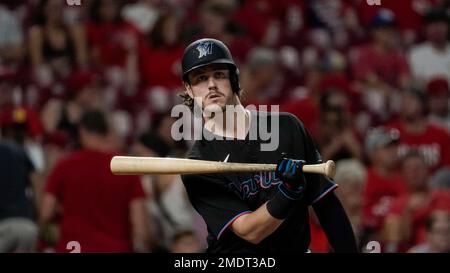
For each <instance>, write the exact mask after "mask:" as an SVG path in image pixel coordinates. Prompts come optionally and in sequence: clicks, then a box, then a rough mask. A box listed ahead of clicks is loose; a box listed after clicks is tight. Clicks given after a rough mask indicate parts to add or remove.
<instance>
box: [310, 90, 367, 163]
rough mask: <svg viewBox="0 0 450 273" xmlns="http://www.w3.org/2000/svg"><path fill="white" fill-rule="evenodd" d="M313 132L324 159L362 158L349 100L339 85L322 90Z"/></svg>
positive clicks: (361, 149)
mask: <svg viewBox="0 0 450 273" xmlns="http://www.w3.org/2000/svg"><path fill="white" fill-rule="evenodd" d="M314 132H315V138H316V141H317V144H318V147H319V150H320V153H321V154H322V156H323V158H324V159H325V160H328V159H333V160H339V159H344V158H356V159H360V160H362V159H363V148H362V145H361V143H360V141H359V139H358V137H357V135H356V132H355V131H354V129H353V127H352V121H351V112H350V100H349V97H348V94H347V93H345V91H344V90H341V89H339V87H337V86H335V87H330V89H327V90H323V91H322V95H321V98H320V118H319V121H318V123H317V126H316V128H315V130H314Z"/></svg>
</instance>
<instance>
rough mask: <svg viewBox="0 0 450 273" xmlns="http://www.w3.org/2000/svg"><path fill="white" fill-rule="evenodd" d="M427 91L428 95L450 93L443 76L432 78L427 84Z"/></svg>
mask: <svg viewBox="0 0 450 273" xmlns="http://www.w3.org/2000/svg"><path fill="white" fill-rule="evenodd" d="M427 93H428V94H429V95H430V96H436V95H446V94H447V95H450V89H449V86H448V81H447V80H446V79H445V78H440V77H439V78H434V79H432V80H430V82H429V83H428V84H427Z"/></svg>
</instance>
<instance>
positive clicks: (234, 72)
mask: <svg viewBox="0 0 450 273" xmlns="http://www.w3.org/2000/svg"><path fill="white" fill-rule="evenodd" d="M182 72H183V83H184V86H185V88H186V91H185V93H184V94H183V95H182V97H183V98H184V102H185V104H186V105H188V106H189V107H191V109H192V108H193V107H194V104H197V105H198V104H201V105H198V106H199V107H201V109H208V108H209V107H212V106H219V107H220V109H221V110H222V111H223V114H224V116H225V117H228V118H234V117H236V116H239V114H243V116H244V117H245V119H243V120H237V121H236V122H237V123H236V126H228V127H231V128H227V127H226V126H220V125H219V124H214V122H215V121H213V119H211V118H208V117H206V116H205V117H204V121H205V126H204V127H205V130H204V138H202V139H201V140H197V141H196V142H195V143H194V144H193V147H192V148H191V150H190V151H189V152H188V154H187V157H188V158H191V159H201V160H212V161H226V162H242V163H244V162H246V163H272V164H274V163H276V164H277V169H276V172H259V173H217V174H196V175H183V176H182V180H183V183H184V185H185V187H186V190H187V192H188V195H189V199H190V201H191V203H192V205H193V206H194V208H195V209H196V210H197V211H198V212H199V213H200V215H201V216H202V217H203V219H204V220H205V222H206V224H207V227H208V232H209V235H208V249H207V252H221V253H224V252H235V253H260V252H264V253H270V252H308V251H309V250H308V247H309V243H310V240H311V238H310V230H309V208H310V206H312V207H313V208H314V211H315V213H316V214H317V216H318V219H319V221H320V223H321V225H322V227H323V228H324V230H325V233H326V235H327V237H328V240H329V242H330V245H331V247H332V248H333V250H334V251H336V252H356V251H357V246H356V242H355V238H354V234H353V230H352V228H351V225H350V222H349V220H348V218H347V215H346V213H345V211H344V209H343V208H342V205H341V203H340V201H339V200H338V199H337V197H336V196H335V194H334V193H333V190H334V189H335V188H336V187H337V185H336V184H335V183H334V182H333V181H331V180H329V179H327V178H326V177H325V176H323V175H316V174H307V173H303V172H302V165H303V164H316V163H321V157H320V154H319V153H318V152H317V150H316V148H315V147H314V144H313V141H312V139H311V137H310V135H309V133H308V132H307V130H306V129H305V128H304V127H303V124H302V123H301V122H300V121H299V120H298V119H297V118H296V117H295V116H293V115H291V114H289V113H265V114H262V113H261V112H259V111H248V110H246V109H244V108H243V107H242V105H241V103H240V100H239V97H240V92H241V88H240V86H239V70H238V68H237V66H236V64H235V63H234V61H233V58H232V56H231V54H230V51H229V49H228V48H227V47H226V46H225V45H224V44H223V43H222V42H221V41H218V40H215V39H200V40H197V41H195V42H193V43H192V44H190V45H189V46H188V47H187V48H186V49H185V52H184V55H183V59H182ZM230 105H232V106H235V108H234V111H231V110H229V109H228V107H226V106H230ZM275 115H276V117H277V118H278V120H279V124H277V126H279V128H277V129H279V132H280V134H279V135H280V136H279V138H280V139H279V145H278V147H277V149H275V150H274V151H264V150H263V149H261V144H262V143H264V140H262V139H261V137H260V136H258V137H257V138H256V139H252V138H250V137H249V130H250V128H258V126H260V124H262V123H264V122H265V123H266V124H271V122H270V120H271V119H272V118H274V117H275ZM211 121H212V123H213V124H212V125H211ZM255 123H256V127H252V126H255ZM208 124H209V125H208ZM271 129H274V128H271ZM207 134H209V136H207ZM211 136H215V137H216V138H212V137H211ZM217 136H222V137H224V138H223V140H220V139H218V138H217ZM208 139H213V140H208ZM282 153H285V154H284V155H282Z"/></svg>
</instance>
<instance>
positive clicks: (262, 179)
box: [228, 172, 283, 200]
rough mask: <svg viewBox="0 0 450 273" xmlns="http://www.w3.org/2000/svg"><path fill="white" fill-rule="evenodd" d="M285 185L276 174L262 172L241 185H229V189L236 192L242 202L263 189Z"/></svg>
mask: <svg viewBox="0 0 450 273" xmlns="http://www.w3.org/2000/svg"><path fill="white" fill-rule="evenodd" d="M281 183H283V182H282V181H281V180H280V179H279V178H278V177H277V176H276V174H275V172H260V173H259V174H255V175H254V176H253V177H252V178H250V179H247V180H245V181H242V182H241V181H240V182H239V183H233V182H231V183H229V184H228V187H229V188H231V189H232V190H233V191H234V192H236V193H237V194H238V195H239V196H240V198H241V199H242V200H247V199H248V198H249V197H250V196H252V195H255V194H257V193H258V192H260V190H261V189H268V188H271V187H273V186H278V185H279V184H281Z"/></svg>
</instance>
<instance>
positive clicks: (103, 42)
mask: <svg viewBox="0 0 450 273" xmlns="http://www.w3.org/2000/svg"><path fill="white" fill-rule="evenodd" d="M87 34H88V40H89V44H90V46H91V47H92V48H93V50H94V51H95V52H96V54H98V56H97V57H98V61H99V62H100V63H101V64H102V65H104V66H120V67H124V66H125V64H126V57H127V54H128V50H129V48H127V47H129V46H132V45H131V43H133V42H137V39H138V34H139V32H138V30H137V29H136V28H135V27H134V26H133V25H131V24H129V23H127V22H118V23H113V22H111V23H94V22H90V23H88V24H87ZM133 39H134V41H133ZM128 42H129V43H130V45H128V44H127V43H128Z"/></svg>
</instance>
